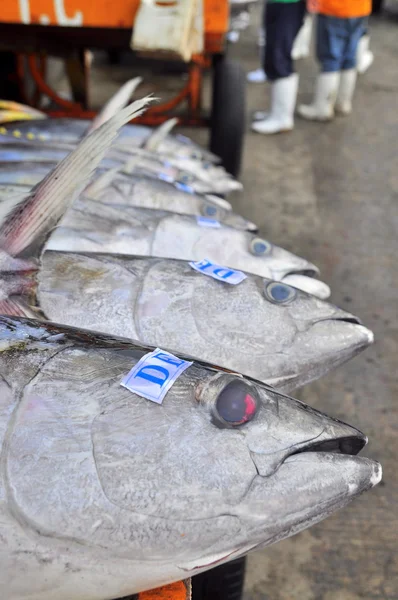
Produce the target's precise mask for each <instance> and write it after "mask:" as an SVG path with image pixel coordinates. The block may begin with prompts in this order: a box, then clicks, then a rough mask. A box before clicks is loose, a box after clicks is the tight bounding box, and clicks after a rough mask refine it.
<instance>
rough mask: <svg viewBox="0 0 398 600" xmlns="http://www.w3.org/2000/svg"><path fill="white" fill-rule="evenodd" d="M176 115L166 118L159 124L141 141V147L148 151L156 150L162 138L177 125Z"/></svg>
mask: <svg viewBox="0 0 398 600" xmlns="http://www.w3.org/2000/svg"><path fill="white" fill-rule="evenodd" d="M177 123H178V119H177V117H173V118H172V119H168V120H167V121H165V122H164V123H162V125H159V127H157V128H156V129H155V131H153V132H152V133H151V134H150V136H149V137H148V138H147V139H146V140H145V141H144V142H143V144H142V148H143V149H144V150H148V151H149V152H156V150H157V149H158V148H159V146H160V144H161V143H162V142H163V140H164V139H165V138H166V137H167V136H168V135H169V133H170V131H171V130H172V129H174V127H175V126H176V125H177Z"/></svg>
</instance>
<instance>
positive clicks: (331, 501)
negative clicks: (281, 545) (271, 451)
mask: <svg viewBox="0 0 398 600" xmlns="http://www.w3.org/2000/svg"><path fill="white" fill-rule="evenodd" d="M254 461H256V458H255V457H254ZM381 478H382V468H381V465H380V464H379V463H378V462H376V461H373V460H370V459H368V458H364V457H361V456H353V455H350V454H337V453H334V452H328V451H325V452H323V451H317V450H311V447H309V448H308V450H305V451H303V452H300V453H298V454H293V455H291V456H289V457H288V458H287V459H286V460H285V461H284V462H283V464H282V465H281V466H280V467H279V469H278V471H277V472H276V473H275V474H274V475H273V479H274V481H273V485H272V486H269V485H267V478H266V477H261V476H258V477H257V478H256V480H255V481H254V482H253V485H252V487H251V490H250V492H249V494H248V497H247V500H248V503H249V505H250V507H251V510H252V515H253V517H254V518H255V517H256V516H258V515H259V513H261V512H263V511H266V512H267V514H268V515H269V517H270V518H269V520H268V523H267V526H266V527H264V529H263V530H262V531H261V526H260V528H259V529H257V531H256V528H255V525H254V523H253V526H252V527H253V529H252V531H253V536H255V535H257V539H258V540H259V538H260V537H263V540H264V539H265V541H261V542H260V541H259V544H258V545H257V546H256V549H258V548H261V547H265V546H268V545H270V544H273V543H275V542H278V541H280V540H282V539H284V538H286V537H289V536H291V535H294V534H296V533H298V532H299V531H302V530H303V529H306V528H308V527H310V526H312V525H314V524H315V523H318V522H319V521H322V520H323V519H325V518H326V517H328V516H329V515H330V514H332V513H334V512H335V511H337V510H339V509H341V508H343V507H345V506H346V505H347V504H349V503H350V502H351V501H352V500H353V499H354V498H356V497H357V496H359V495H360V494H362V493H363V492H365V491H367V490H369V489H371V488H372V487H374V486H375V485H377V484H378V483H379V482H380V481H381ZM289 498H294V502H290V501H289ZM257 526H258V525H257ZM259 530H260V531H261V533H260V531H259Z"/></svg>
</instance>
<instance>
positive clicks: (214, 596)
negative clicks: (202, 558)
mask: <svg viewBox="0 0 398 600" xmlns="http://www.w3.org/2000/svg"><path fill="white" fill-rule="evenodd" d="M245 568H246V557H243V558H238V559H237V560H233V561H231V562H229V563H226V564H225V565H221V566H220V567H216V568H214V569H211V570H210V571H206V572H205V573H201V574H200V575H195V577H192V600H241V598H242V593H243V585H244V582H245Z"/></svg>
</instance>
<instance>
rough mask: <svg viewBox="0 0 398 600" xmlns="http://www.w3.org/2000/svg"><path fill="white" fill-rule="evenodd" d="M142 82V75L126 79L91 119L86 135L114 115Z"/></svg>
mask: <svg viewBox="0 0 398 600" xmlns="http://www.w3.org/2000/svg"><path fill="white" fill-rule="evenodd" d="M141 82H142V77H135V78H134V79H130V80H129V81H127V82H126V83H125V84H124V85H122V87H121V88H120V89H119V90H118V91H117V92H116V94H114V95H113V96H112V97H111V98H110V99H109V100H108V102H106V104H105V106H104V107H103V108H102V110H101V111H100V112H99V113H98V115H97V116H96V117H95V118H94V119H93V121H92V123H91V125H90V127H89V128H88V130H87V132H86V135H87V134H89V133H91V132H92V131H94V130H95V129H98V127H100V125H103V124H104V123H106V121H109V119H110V118H111V117H113V115H115V114H116V113H117V112H118V111H119V110H120V109H122V108H123V107H124V106H126V104H127V103H128V101H129V100H130V98H131V96H132V95H133V94H134V92H135V90H136V89H137V87H138V86H139V85H140V83H141Z"/></svg>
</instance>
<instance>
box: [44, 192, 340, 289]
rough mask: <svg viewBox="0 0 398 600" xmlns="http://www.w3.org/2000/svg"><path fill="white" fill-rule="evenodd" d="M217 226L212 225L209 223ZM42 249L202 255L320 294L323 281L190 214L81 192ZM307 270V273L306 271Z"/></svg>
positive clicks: (255, 240)
mask: <svg viewBox="0 0 398 600" xmlns="http://www.w3.org/2000/svg"><path fill="white" fill-rule="evenodd" d="M214 225H216V226H214ZM47 248H48V249H49V250H58V251H66V252H101V253H111V254H124V255H129V256H131V255H139V256H158V257H164V258H178V259H182V260H191V261H199V260H202V259H204V258H208V259H209V260H211V261H213V262H215V263H217V264H220V265H224V266H228V267H232V268H234V269H239V270H242V271H247V272H248V273H254V274H256V275H260V276H261V277H267V278H271V279H276V280H284V281H285V282H286V283H288V282H289V277H291V276H292V275H294V276H295V285H296V287H299V288H301V289H304V290H306V291H309V292H311V293H313V294H315V295H317V296H319V297H321V298H327V297H328V296H329V295H330V289H329V288H328V286H327V285H326V284H325V283H323V282H322V281H319V280H317V279H314V278H313V277H312V276H314V275H316V274H318V269H317V267H316V266H315V265H313V264H312V263H310V262H309V261H307V260H306V259H304V258H300V257H298V256H296V255H294V254H292V253H291V252H288V251H287V250H284V249H283V248H280V247H278V246H275V245H273V244H271V243H270V242H268V241H267V240H264V239H262V238H259V237H257V236H255V235H254V234H251V233H248V232H245V231H239V230H237V229H233V228H232V227H228V226H225V225H221V224H220V223H218V222H217V221H216V222H214V221H212V220H200V219H199V222H198V219H197V218H195V217H192V216H187V215H178V214H171V213H167V212H165V211H158V210H148V209H144V208H134V207H127V206H123V207H122V206H120V205H119V206H118V205H116V204H115V205H110V204H106V205H105V204H104V205H103V206H102V208H101V212H100V213H99V211H98V203H97V201H96V200H91V199H90V198H85V197H84V198H83V197H82V196H81V197H80V198H79V200H78V201H76V202H75V203H74V205H73V206H72V207H71V209H70V210H69V211H68V213H67V214H66V215H65V217H64V219H63V220H62V222H61V226H60V227H59V228H57V229H56V230H55V231H54V233H53V234H52V235H51V238H50V240H49V242H48V245H47ZM308 275H310V277H309V276H308Z"/></svg>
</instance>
